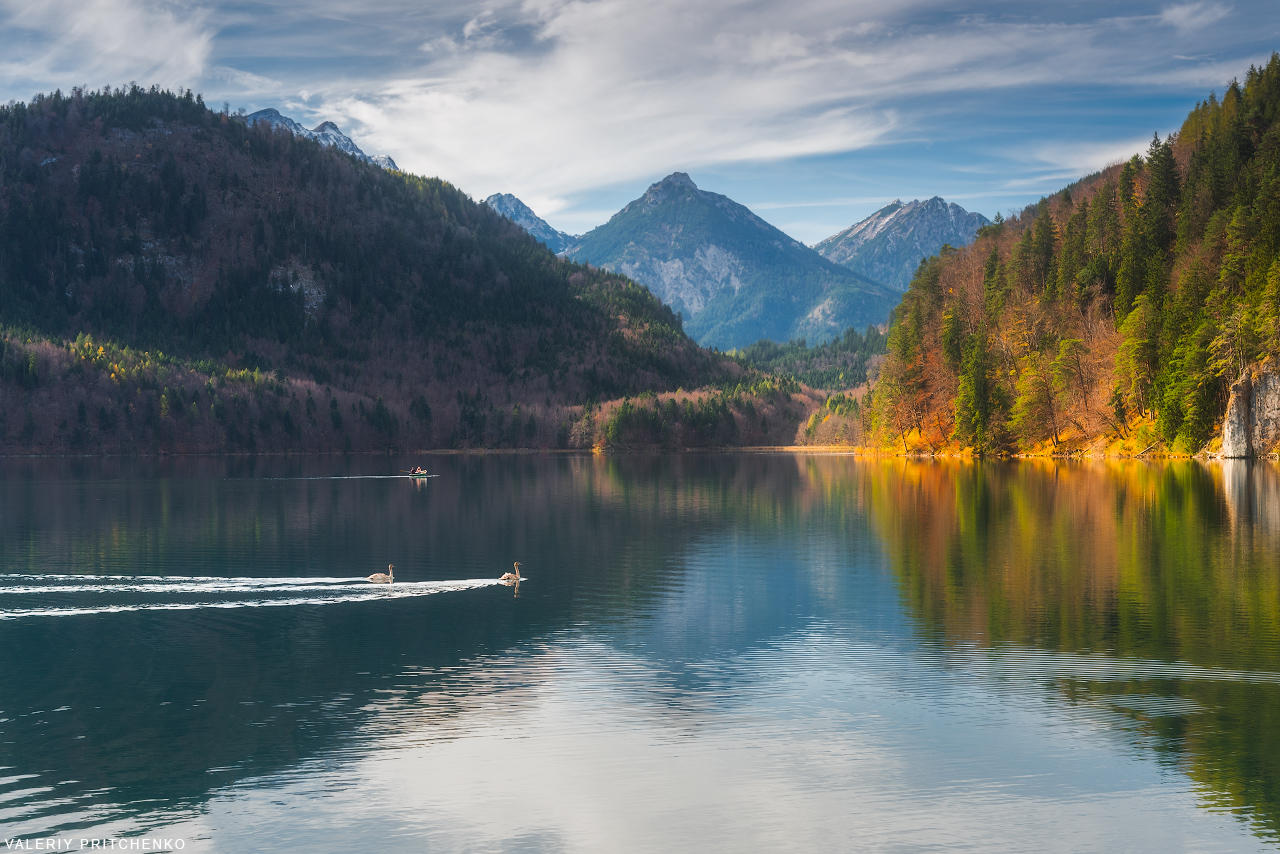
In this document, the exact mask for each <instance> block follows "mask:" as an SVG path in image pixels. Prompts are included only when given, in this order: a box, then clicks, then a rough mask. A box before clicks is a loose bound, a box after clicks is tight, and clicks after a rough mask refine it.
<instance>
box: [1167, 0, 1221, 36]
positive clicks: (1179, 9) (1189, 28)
mask: <svg viewBox="0 0 1280 854" xmlns="http://www.w3.org/2000/svg"><path fill="white" fill-rule="evenodd" d="M1230 13H1231V7H1230V6H1224V5H1222V4H1221V3H1180V4H1178V5H1176V6H1166V7H1165V8H1164V9H1163V10H1162V11H1161V12H1160V20H1161V21H1163V22H1164V23H1166V24H1168V25H1169V26H1171V27H1174V28H1175V29H1177V30H1178V31H1179V32H1182V33H1189V32H1195V31H1198V30H1201V29H1203V28H1205V27H1207V26H1209V25H1210V24H1215V23H1217V22H1218V21H1221V20H1222V19H1223V18H1225V17H1226V16H1227V15H1229V14H1230Z"/></svg>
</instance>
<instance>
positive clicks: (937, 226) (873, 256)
mask: <svg viewBox="0 0 1280 854" xmlns="http://www.w3.org/2000/svg"><path fill="white" fill-rule="evenodd" d="M990 224H991V220H989V219H987V218H986V217H985V216H983V215H982V214H980V213H971V212H969V211H966V210H965V209H964V208H962V207H960V206H959V205H957V204H955V203H948V202H946V201H944V200H943V199H941V198H939V197H938V196H934V197H933V198H931V199H927V200H925V201H923V202H922V201H920V200H919V199H916V200H914V201H910V202H906V203H905V204H904V203H903V202H902V201H901V200H898V199H895V200H894V201H893V203H892V204H888V205H885V206H884V207H882V208H881V209H880V210H878V211H876V212H875V213H873V214H872V215H871V216H869V217H867V218H866V219H864V220H862V221H861V222H859V223H856V224H854V225H851V226H849V227H848V228H846V229H845V230H844V231H842V232H840V233H839V234H834V235H832V236H831V237H828V238H827V239H826V240H823V241H822V242H821V243H818V244H817V245H816V246H814V247H813V248H814V249H816V250H817V251H818V254H820V255H821V256H822V257H824V258H826V259H828V260H830V261H834V262H835V263H837V264H842V265H844V266H846V267H848V268H849V269H850V270H853V271H854V272H856V273H860V274H862V275H863V276H866V277H867V278H869V279H874V280H875V281H877V282H881V283H883V284H886V285H888V286H889V287H891V288H893V289H894V290H895V291H898V292H901V291H905V290H906V289H907V285H908V284H910V283H911V277H912V276H913V275H915V271H916V267H917V266H919V264H920V261H921V260H922V259H924V258H928V257H930V256H932V255H936V254H937V253H938V250H939V249H941V248H942V247H943V246H944V245H950V246H954V247H956V248H960V247H962V246H968V245H969V244H970V243H972V242H973V239H974V237H975V236H976V235H977V233H978V229H979V228H981V227H982V226H984V225H990Z"/></svg>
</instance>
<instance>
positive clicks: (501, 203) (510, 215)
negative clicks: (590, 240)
mask: <svg viewBox="0 0 1280 854" xmlns="http://www.w3.org/2000/svg"><path fill="white" fill-rule="evenodd" d="M484 203H485V204H486V205H488V206H489V207H491V208H493V209H494V210H495V211H497V212H498V213H500V214H502V215H503V216H505V217H506V218H507V219H509V220H511V221H512V222H514V223H515V224H516V225H518V226H520V227H521V228H523V229H524V230H525V231H527V232H529V233H530V234H532V235H533V236H534V237H535V238H537V239H538V240H539V241H541V242H542V244H543V245H544V246H546V247H547V248H548V249H550V250H551V251H552V252H554V253H556V254H557V255H559V254H561V253H562V252H564V251H565V250H566V249H568V248H570V247H571V246H572V245H573V244H574V243H576V242H577V240H578V238H577V236H576V235H572V234H565V233H564V232H563V231H557V230H556V229H554V228H552V227H551V226H550V225H549V224H548V223H547V221H546V220H544V219H542V217H540V216H538V215H537V214H536V213H534V212H533V210H532V209H531V208H530V207H529V206H528V205H526V204H525V203H524V202H522V201H520V200H519V199H517V198H516V197H515V196H513V195H511V194H510V193H494V194H493V195H492V196H490V197H489V198H487V199H485V200H484Z"/></svg>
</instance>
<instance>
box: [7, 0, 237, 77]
mask: <svg viewBox="0 0 1280 854" xmlns="http://www.w3.org/2000/svg"><path fill="white" fill-rule="evenodd" d="M208 17H209V15H208V12H207V11H206V10H204V9H202V8H200V7H192V6H178V5H174V4H168V3H160V2H147V0H37V2H18V0H0V52H3V54H4V56H5V59H4V60H3V62H0V74H3V75H4V76H6V77H9V78H11V79H14V78H17V79H26V80H33V81H37V82H39V83H40V84H43V83H44V81H48V80H59V79H64V80H66V79H68V78H70V85H74V84H77V83H82V84H88V85H90V86H97V85H104V84H108V83H110V84H116V85H119V84H123V83H127V82H129V81H132V80H136V81H137V82H138V83H140V84H144V85H149V84H152V83H158V84H160V85H162V86H170V87H178V86H185V85H194V84H195V83H196V81H197V80H198V79H199V78H200V76H201V74H202V73H203V71H204V69H205V66H206V64H207V62H208V58H209V54H210V51H211V48H212V40H213V33H212V30H211V28H210V27H209V24H208ZM71 75H74V77H71Z"/></svg>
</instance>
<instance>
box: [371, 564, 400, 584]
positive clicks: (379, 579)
mask: <svg viewBox="0 0 1280 854" xmlns="http://www.w3.org/2000/svg"><path fill="white" fill-rule="evenodd" d="M365 580H366V581H371V582H373V583H374V584H391V583H392V582H394V581H395V580H396V565H395V564H394V563H389V564H387V571H386V572H375V573H374V574H373V575H371V576H369V577H368V578H366V579H365Z"/></svg>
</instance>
